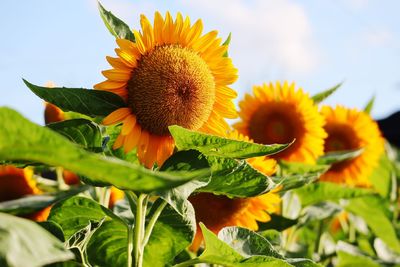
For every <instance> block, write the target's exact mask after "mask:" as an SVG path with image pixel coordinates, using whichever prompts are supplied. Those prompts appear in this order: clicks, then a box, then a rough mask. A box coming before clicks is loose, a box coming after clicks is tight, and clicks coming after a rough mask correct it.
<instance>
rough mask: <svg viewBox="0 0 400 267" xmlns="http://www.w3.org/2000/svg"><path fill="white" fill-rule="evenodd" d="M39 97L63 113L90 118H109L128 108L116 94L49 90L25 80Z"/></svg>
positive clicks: (81, 90)
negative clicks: (117, 110) (76, 113)
mask: <svg viewBox="0 0 400 267" xmlns="http://www.w3.org/2000/svg"><path fill="white" fill-rule="evenodd" d="M23 81H24V83H25V84H26V86H28V88H29V89H30V90H31V91H32V92H33V93H34V94H35V95H37V96H38V97H40V98H41V99H43V100H44V101H46V102H49V103H52V104H54V105H56V106H57V107H59V108H61V109H62V110H63V111H74V112H78V113H81V114H85V115H88V116H90V117H95V116H107V115H108V114H110V113H111V112H113V111H114V110H116V109H119V108H122V107H126V104H125V102H124V100H123V99H122V98H121V97H119V96H118V95H116V94H113V93H110V92H107V91H102V90H89V89H82V88H64V87H55V88H47V87H42V86H37V85H34V84H31V83H29V82H28V81H26V80H23Z"/></svg>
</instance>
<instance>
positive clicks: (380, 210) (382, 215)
mask: <svg viewBox="0 0 400 267" xmlns="http://www.w3.org/2000/svg"><path fill="white" fill-rule="evenodd" d="M345 209H346V210H348V211H349V212H352V213H354V214H356V215H358V216H360V217H361V218H363V219H364V220H365V222H366V223H367V225H368V226H369V227H370V228H371V230H372V232H373V233H374V234H375V235H376V236H377V237H379V238H381V239H382V240H383V241H384V242H385V243H386V245H388V246H389V247H390V248H391V249H392V250H393V251H395V252H397V253H400V241H399V239H398V238H397V234H396V231H395V228H394V227H393V225H392V224H391V221H390V212H389V210H388V208H387V202H386V201H385V200H384V199H382V198H380V197H378V196H365V197H360V198H355V199H352V200H350V201H349V203H348V204H347V205H346V206H345Z"/></svg>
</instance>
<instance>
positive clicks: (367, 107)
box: [364, 96, 375, 114]
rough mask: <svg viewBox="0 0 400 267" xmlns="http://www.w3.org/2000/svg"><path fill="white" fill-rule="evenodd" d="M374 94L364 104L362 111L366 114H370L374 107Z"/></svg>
mask: <svg viewBox="0 0 400 267" xmlns="http://www.w3.org/2000/svg"><path fill="white" fill-rule="evenodd" d="M374 103H375V96H372V97H371V99H370V100H369V101H368V103H367V105H365V108H364V112H365V113H367V114H371V111H372V108H373V107H374Z"/></svg>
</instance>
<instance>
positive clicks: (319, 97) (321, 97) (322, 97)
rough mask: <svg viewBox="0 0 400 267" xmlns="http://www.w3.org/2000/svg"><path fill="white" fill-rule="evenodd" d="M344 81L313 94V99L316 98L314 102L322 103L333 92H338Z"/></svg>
mask: <svg viewBox="0 0 400 267" xmlns="http://www.w3.org/2000/svg"><path fill="white" fill-rule="evenodd" d="M342 84H343V82H341V83H338V84H337V85H335V86H333V87H331V88H329V89H327V90H325V91H322V92H320V93H318V94H315V95H313V96H312V99H313V100H314V103H316V104H318V103H321V102H322V101H324V100H325V99H326V98H328V97H329V96H330V95H331V94H333V93H334V92H336V90H337V89H339V87H340V86H342Z"/></svg>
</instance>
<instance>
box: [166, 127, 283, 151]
mask: <svg viewBox="0 0 400 267" xmlns="http://www.w3.org/2000/svg"><path fill="white" fill-rule="evenodd" d="M168 128H169V131H170V133H171V135H172V136H173V138H174V140H175V145H176V147H177V148H178V149H179V150H189V149H195V150H198V151H200V152H201V153H203V154H204V155H206V156H218V157H224V158H235V159H246V158H253V157H259V156H265V155H272V154H276V153H278V152H280V151H282V150H284V149H285V148H287V147H288V146H289V145H291V144H283V145H281V144H273V145H260V144H255V143H251V142H245V141H237V140H231V139H227V138H223V137H218V136H214V135H209V134H204V133H199V132H195V131H191V130H188V129H185V128H183V127H180V126H177V125H173V126H169V127H168Z"/></svg>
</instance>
